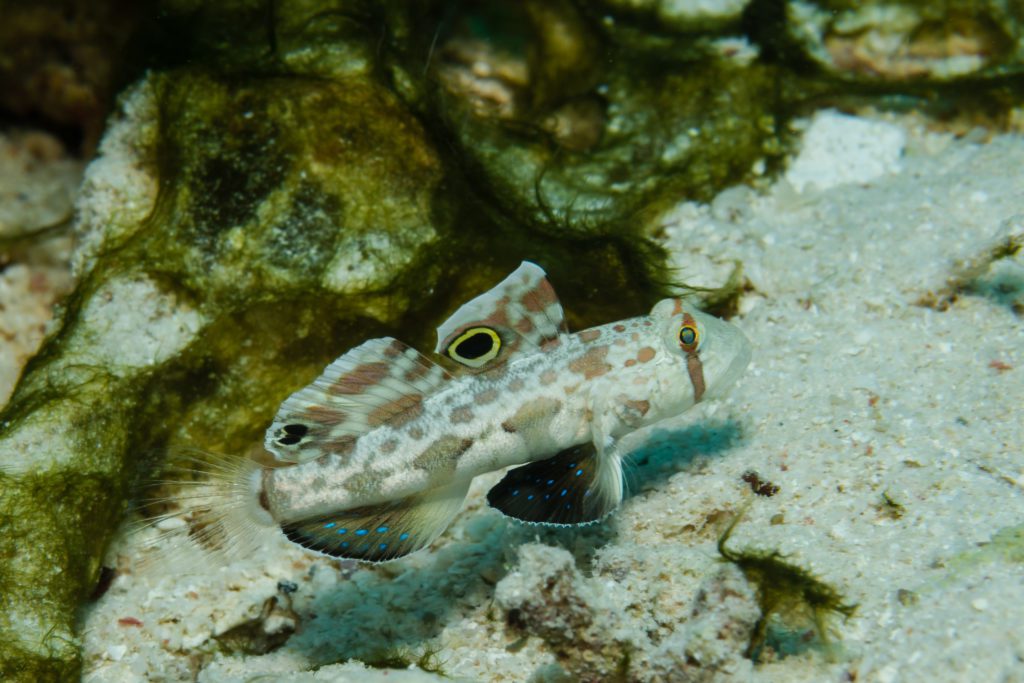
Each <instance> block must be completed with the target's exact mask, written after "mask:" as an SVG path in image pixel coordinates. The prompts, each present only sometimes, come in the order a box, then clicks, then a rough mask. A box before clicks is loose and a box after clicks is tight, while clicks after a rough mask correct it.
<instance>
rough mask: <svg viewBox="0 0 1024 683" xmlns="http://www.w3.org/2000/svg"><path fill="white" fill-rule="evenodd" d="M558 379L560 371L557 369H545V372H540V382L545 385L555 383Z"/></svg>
mask: <svg viewBox="0 0 1024 683" xmlns="http://www.w3.org/2000/svg"><path fill="white" fill-rule="evenodd" d="M557 380H558V371H557V370H550V369H549V370H545V371H544V372H542V373H540V383H541V384H542V385H543V386H547V385H549V384H554V383H555V381H557Z"/></svg>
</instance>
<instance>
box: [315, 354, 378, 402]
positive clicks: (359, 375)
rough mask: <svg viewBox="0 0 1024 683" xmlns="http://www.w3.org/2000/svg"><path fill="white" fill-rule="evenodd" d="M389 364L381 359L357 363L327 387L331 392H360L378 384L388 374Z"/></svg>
mask: <svg viewBox="0 0 1024 683" xmlns="http://www.w3.org/2000/svg"><path fill="white" fill-rule="evenodd" d="M390 368H391V366H390V365H388V364H387V363H384V362H381V361H375V362H373V363H363V364H362V365H357V366H356V367H355V368H353V369H352V371H351V372H347V373H345V374H344V375H342V376H341V377H339V378H338V381H337V382H335V383H334V384H332V385H331V386H329V387H328V388H327V391H329V392H330V393H332V394H349V395H351V394H361V393H363V392H364V391H366V388H367V387H372V386H373V385H375V384H380V381H381V380H382V379H384V378H385V377H387V376H388V373H389V372H390V371H391V370H390Z"/></svg>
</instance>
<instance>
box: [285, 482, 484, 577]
mask: <svg viewBox="0 0 1024 683" xmlns="http://www.w3.org/2000/svg"><path fill="white" fill-rule="evenodd" d="M469 482H470V480H468V479H466V480H460V481H455V482H453V483H451V484H448V485H447V486H442V487H439V488H436V489H430V490H428V491H424V492H423V493H421V494H418V495H415V496H409V497H407V498H402V499H399V500H395V501H389V502H387V503H381V504H379V505H365V506H363V507H359V508H353V509H351V510H339V511H338V512H334V513H330V514H326V515H317V516H316V517H312V518H309V519H303V520H298V521H295V522H287V523H285V524H282V525H281V530H282V531H284V533H285V535H286V536H287V537H288V538H289V540H291V541H293V542H294V543H298V544H299V545H301V546H303V547H305V548H309V549H310V550H315V551H317V552H320V553H323V554H325V555H331V556H332V557H343V558H346V559H351V560H361V561H363V562H387V561H389V560H397V559H398V558H400V557H405V556H406V555H408V554H410V553H414V552H416V551H417V550H422V549H423V548H426V547H427V546H428V545H430V543H431V542H432V541H433V540H434V539H435V538H437V537H438V536H440V535H441V532H443V531H444V530H445V529H446V528H447V527H448V525H449V524H450V523H451V521H452V518H454V517H455V515H456V513H458V511H459V509H461V507H462V502H463V501H464V500H465V498H466V492H467V491H468V490H469Z"/></svg>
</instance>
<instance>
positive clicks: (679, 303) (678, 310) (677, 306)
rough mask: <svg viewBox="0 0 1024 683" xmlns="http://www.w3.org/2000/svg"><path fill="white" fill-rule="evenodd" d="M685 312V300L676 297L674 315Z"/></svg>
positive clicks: (673, 308)
mask: <svg viewBox="0 0 1024 683" xmlns="http://www.w3.org/2000/svg"><path fill="white" fill-rule="evenodd" d="M682 313H683V300H682V299H676V300H675V301H674V302H673V306H672V315H682Z"/></svg>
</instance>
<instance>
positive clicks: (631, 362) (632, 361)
mask: <svg viewBox="0 0 1024 683" xmlns="http://www.w3.org/2000/svg"><path fill="white" fill-rule="evenodd" d="M634 365H636V358H627V359H626V367H627V368H631V367H633V366H634Z"/></svg>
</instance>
